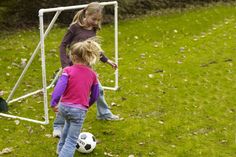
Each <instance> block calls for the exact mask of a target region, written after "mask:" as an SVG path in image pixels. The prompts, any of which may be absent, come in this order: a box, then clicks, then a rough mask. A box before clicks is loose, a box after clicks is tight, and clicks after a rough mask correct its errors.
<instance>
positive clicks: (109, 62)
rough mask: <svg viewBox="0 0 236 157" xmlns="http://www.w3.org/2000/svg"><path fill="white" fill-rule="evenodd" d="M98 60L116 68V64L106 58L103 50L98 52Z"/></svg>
mask: <svg viewBox="0 0 236 157" xmlns="http://www.w3.org/2000/svg"><path fill="white" fill-rule="evenodd" d="M100 61H102V62H103V63H107V64H109V65H110V66H111V67H112V68H113V69H115V70H116V69H117V64H116V63H115V62H113V61H112V60H110V59H108V58H107V57H106V56H105V55H104V53H103V52H100Z"/></svg>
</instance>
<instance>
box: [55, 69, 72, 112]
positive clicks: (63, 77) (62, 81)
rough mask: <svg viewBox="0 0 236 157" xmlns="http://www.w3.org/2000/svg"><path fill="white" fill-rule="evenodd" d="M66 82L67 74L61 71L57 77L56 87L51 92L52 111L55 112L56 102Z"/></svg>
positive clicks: (64, 88)
mask: <svg viewBox="0 0 236 157" xmlns="http://www.w3.org/2000/svg"><path fill="white" fill-rule="evenodd" d="M67 82H68V76H67V74H66V73H62V75H61V77H60V78H59V80H58V82H57V84H56V87H55V89H54V91H53V93H52V99H51V107H52V108H53V111H54V112H57V107H56V106H57V104H58V102H59V101H60V98H61V96H62V94H63V93H64V91H65V90H66V87H67Z"/></svg>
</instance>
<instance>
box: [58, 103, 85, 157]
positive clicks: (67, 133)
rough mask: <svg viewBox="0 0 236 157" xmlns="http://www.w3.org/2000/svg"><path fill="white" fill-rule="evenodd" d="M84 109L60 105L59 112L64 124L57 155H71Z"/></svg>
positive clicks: (83, 116)
mask: <svg viewBox="0 0 236 157" xmlns="http://www.w3.org/2000/svg"><path fill="white" fill-rule="evenodd" d="M86 112H87V111H86V110H82V109H79V108H74V107H69V106H64V105H60V106H59V112H58V114H60V115H61V116H62V117H64V119H65V125H64V128H63V131H62V136H61V138H60V141H59V143H58V145H57V152H58V153H59V157H73V156H74V153H75V150H76V144H77V140H78V137H79V134H80V130H81V128H82V125H83V122H84V119H85V115H86Z"/></svg>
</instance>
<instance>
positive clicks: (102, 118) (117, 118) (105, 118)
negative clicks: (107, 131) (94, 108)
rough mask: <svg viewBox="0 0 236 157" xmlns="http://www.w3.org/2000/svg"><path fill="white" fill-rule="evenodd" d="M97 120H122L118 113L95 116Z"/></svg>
mask: <svg viewBox="0 0 236 157" xmlns="http://www.w3.org/2000/svg"><path fill="white" fill-rule="evenodd" d="M97 119H98V120H108V121H118V120H123V118H120V117H119V116H118V115H114V114H112V115H111V116H107V117H97Z"/></svg>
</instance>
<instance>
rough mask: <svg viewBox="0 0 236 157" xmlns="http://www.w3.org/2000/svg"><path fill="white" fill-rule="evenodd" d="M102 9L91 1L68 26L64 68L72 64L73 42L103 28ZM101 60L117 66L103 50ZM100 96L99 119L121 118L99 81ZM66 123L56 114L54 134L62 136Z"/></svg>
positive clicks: (62, 52)
mask: <svg viewBox="0 0 236 157" xmlns="http://www.w3.org/2000/svg"><path fill="white" fill-rule="evenodd" d="M102 9H103V6H101V5H100V4H99V3H98V2H92V3H89V4H88V6H87V7H86V8H84V9H82V10H80V11H78V12H77V13H76V15H75V16H74V19H73V21H72V23H71V25H70V27H69V28H68V30H67V32H66V34H65V36H64V38H63V40H62V42H61V45H60V60H61V66H62V68H65V67H67V66H70V65H71V59H70V58H69V55H68V52H67V49H68V48H69V47H70V46H71V45H73V43H77V42H81V41H84V40H87V39H89V38H91V37H95V36H96V33H97V31H98V30H99V29H100V28H101V20H102ZM99 54H100V61H102V62H104V63H105V64H108V65H110V66H111V67H112V68H113V69H116V68H117V65H116V63H114V62H113V61H112V60H110V59H108V58H107V57H106V56H105V55H104V53H103V51H100V52H99ZM98 84H99V97H98V99H97V101H96V103H97V119H100V120H119V119H120V118H119V116H118V115H115V114H113V113H112V111H111V110H110V109H109V107H108V104H107V102H106V100H105V97H104V90H103V87H102V85H101V83H100V82H99V83H98ZM63 125H64V119H63V117H60V115H57V116H56V119H55V121H54V124H53V136H54V137H60V135H61V128H62V127H63Z"/></svg>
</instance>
